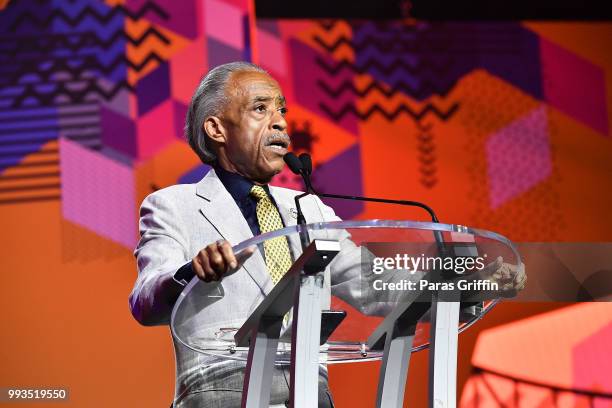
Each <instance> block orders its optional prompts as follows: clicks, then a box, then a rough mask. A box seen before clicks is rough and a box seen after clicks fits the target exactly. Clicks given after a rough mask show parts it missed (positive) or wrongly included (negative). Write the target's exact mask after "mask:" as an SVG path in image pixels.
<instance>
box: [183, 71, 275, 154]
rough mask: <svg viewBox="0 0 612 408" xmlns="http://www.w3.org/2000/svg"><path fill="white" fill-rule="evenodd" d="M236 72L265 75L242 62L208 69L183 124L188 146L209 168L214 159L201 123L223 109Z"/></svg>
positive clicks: (192, 99)
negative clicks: (228, 84) (227, 85)
mask: <svg viewBox="0 0 612 408" xmlns="http://www.w3.org/2000/svg"><path fill="white" fill-rule="evenodd" d="M238 71H255V72H263V73H266V74H267V72H266V70H264V69H263V68H261V67H260V66H258V65H255V64H253V63H250V62H245V61H236V62H230V63H227V64H223V65H219V66H217V67H215V68H213V69H211V70H210V71H209V72H208V74H206V75H205V76H204V77H203V78H202V80H201V81H200V85H198V88H197V89H196V91H195V93H194V94H193V97H192V98H191V103H190V104H189V110H188V111H187V118H186V120H185V137H186V138H187V141H188V142H189V146H191V148H192V149H193V151H195V152H196V153H197V155H198V156H199V157H200V160H202V162H204V163H206V164H212V163H214V162H215V161H216V160H217V155H216V154H215V152H214V151H213V150H212V149H211V148H210V145H209V138H208V135H207V134H206V132H205V131H204V129H203V125H204V121H205V120H206V118H208V117H209V116H216V115H219V114H220V113H221V112H222V111H223V109H224V108H225V106H226V103H227V102H228V101H227V96H226V94H225V86H226V84H227V81H228V80H229V78H230V76H231V75H232V74H233V73H234V72H238Z"/></svg>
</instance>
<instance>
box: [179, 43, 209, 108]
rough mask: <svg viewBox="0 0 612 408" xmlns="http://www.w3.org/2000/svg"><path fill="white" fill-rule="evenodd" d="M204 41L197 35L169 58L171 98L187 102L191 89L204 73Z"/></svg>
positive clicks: (206, 63) (189, 99)
mask: <svg viewBox="0 0 612 408" xmlns="http://www.w3.org/2000/svg"><path fill="white" fill-rule="evenodd" d="M206 54H207V50H206V41H205V40H204V38H202V37H199V38H197V39H196V40H194V41H193V42H191V43H189V45H187V46H186V47H185V48H183V49H182V50H181V51H179V52H178V53H176V54H174V55H173V56H172V59H171V60H170V93H171V94H172V98H173V99H176V100H178V101H181V102H183V103H185V104H189V102H190V101H191V97H192V95H193V91H194V90H195V89H196V87H197V86H198V84H199V83H200V79H201V78H202V76H203V75H204V74H205V73H206V68H207V66H208V61H207V59H206Z"/></svg>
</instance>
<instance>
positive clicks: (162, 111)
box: [137, 99, 177, 159]
mask: <svg viewBox="0 0 612 408" xmlns="http://www.w3.org/2000/svg"><path fill="white" fill-rule="evenodd" d="M137 132H138V158H139V159H148V158H150V157H152V156H153V155H155V153H157V152H159V151H160V150H163V148H164V147H165V146H166V145H168V144H169V143H171V142H174V141H175V139H176V137H177V135H176V128H175V119H174V101H173V100H171V99H168V100H167V101H165V102H164V103H162V104H161V105H159V106H157V107H156V108H154V109H153V110H151V111H149V112H147V114H146V115H144V116H142V117H140V118H139V119H138V124H137Z"/></svg>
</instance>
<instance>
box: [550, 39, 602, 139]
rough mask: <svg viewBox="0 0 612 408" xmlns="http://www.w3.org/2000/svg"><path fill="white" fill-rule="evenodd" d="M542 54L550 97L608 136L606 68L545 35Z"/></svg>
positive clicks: (570, 114)
mask: <svg viewBox="0 0 612 408" xmlns="http://www.w3.org/2000/svg"><path fill="white" fill-rule="evenodd" d="M540 55H541V59H542V76H543V78H544V97H545V98H546V101H547V102H548V103H550V104H551V105H552V106H554V107H555V108H557V109H559V110H560V111H562V112H564V113H566V114H567V115H569V116H572V117H573V118H575V119H577V120H579V121H581V122H583V123H584V124H586V125H587V126H590V127H591V128H593V129H595V130H596V131H598V132H601V133H603V134H604V135H606V136H607V135H608V130H609V129H608V114H607V108H606V78H605V73H604V70H603V69H602V68H600V67H598V66H596V65H594V64H593V63H592V62H590V61H588V60H586V59H584V58H582V57H579V56H578V55H576V54H574V53H572V52H570V51H567V50H566V49H564V48H561V47H559V46H558V45H556V44H554V43H552V42H550V41H547V40H545V39H543V38H541V39H540Z"/></svg>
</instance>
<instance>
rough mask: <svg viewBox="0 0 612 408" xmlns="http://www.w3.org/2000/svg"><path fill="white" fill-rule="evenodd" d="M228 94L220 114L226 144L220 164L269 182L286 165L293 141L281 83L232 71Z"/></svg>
mask: <svg viewBox="0 0 612 408" xmlns="http://www.w3.org/2000/svg"><path fill="white" fill-rule="evenodd" d="M226 94H227V96H228V98H229V101H228V103H227V106H226V109H225V111H224V112H223V113H222V114H221V115H220V116H221V122H222V124H223V127H224V129H225V143H224V144H223V145H222V146H221V148H220V149H219V152H218V153H219V154H218V156H219V163H220V164H221V165H222V167H224V168H226V170H229V171H234V172H236V173H239V174H242V175H243V176H245V177H247V178H249V179H251V180H253V181H255V182H259V183H267V182H269V181H270V179H271V178H272V177H273V176H274V175H275V174H278V173H280V171H281V170H282V169H283V166H284V165H285V162H284V161H283V156H284V155H285V154H286V153H287V147H288V146H289V143H290V140H289V136H288V135H287V122H285V118H284V116H285V112H286V108H285V98H284V97H283V95H282V92H281V89H280V87H279V85H278V83H277V82H276V81H275V80H274V79H272V78H271V77H270V76H269V75H267V74H265V73H261V72H253V71H242V72H236V73H234V74H232V76H231V77H230V79H229V81H228V83H227V88H226Z"/></svg>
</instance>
